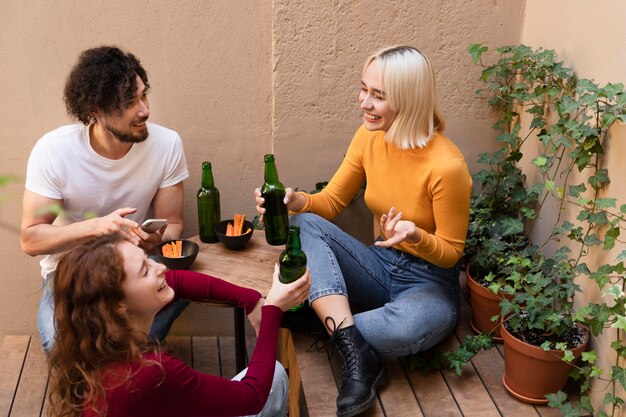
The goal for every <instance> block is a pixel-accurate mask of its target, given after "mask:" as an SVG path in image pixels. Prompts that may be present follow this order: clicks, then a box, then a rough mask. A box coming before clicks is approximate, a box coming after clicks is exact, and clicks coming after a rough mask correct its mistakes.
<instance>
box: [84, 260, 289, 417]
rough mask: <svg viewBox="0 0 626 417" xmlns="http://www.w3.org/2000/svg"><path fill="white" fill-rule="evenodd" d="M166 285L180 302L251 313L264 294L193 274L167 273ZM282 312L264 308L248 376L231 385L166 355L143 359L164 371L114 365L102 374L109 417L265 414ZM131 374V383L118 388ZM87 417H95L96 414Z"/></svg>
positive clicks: (90, 411) (154, 355) (136, 365)
mask: <svg viewBox="0 0 626 417" xmlns="http://www.w3.org/2000/svg"><path fill="white" fill-rule="evenodd" d="M165 276H166V279H167V283H168V284H169V285H170V286H171V287H172V288H173V289H174V292H175V294H176V296H175V297H176V298H175V300H176V299H178V298H179V297H180V298H185V299H189V300H197V301H203V300H214V301H228V302H232V303H235V304H237V305H238V306H240V307H244V308H245V309H246V314H249V313H250V312H251V311H252V310H253V309H254V306H255V305H256V303H257V302H258V300H259V298H260V297H261V295H260V294H259V293H258V292H257V291H254V290H250V289H247V288H242V287H238V286H236V285H233V284H230V283H228V282H226V281H223V280H221V279H218V278H214V277H211V276H208V275H204V274H200V273H197V272H192V271H168V272H166V275H165ZM281 317H282V311H281V310H280V308H278V307H276V306H264V307H263V309H262V320H261V328H260V330H259V337H258V340H257V344H256V348H255V350H254V354H253V355H252V359H251V360H250V364H249V365H248V371H247V373H246V376H245V377H244V378H243V379H242V380H241V381H231V380H229V379H226V378H221V377H219V376H213V375H209V374H205V373H203V372H198V371H196V370H194V369H192V368H191V367H189V365H187V364H186V363H185V362H183V361H181V360H180V359H178V358H177V357H175V356H172V355H170V354H168V353H163V354H161V357H160V359H159V357H158V356H157V355H156V354H154V353H150V354H147V355H146V356H145V359H147V360H152V361H160V363H161V365H162V366H163V369H162V370H161V369H160V368H159V367H158V366H157V365H154V364H147V365H145V366H144V367H140V366H139V364H137V363H130V364H129V363H114V364H111V366H109V367H108V368H107V369H105V370H104V372H103V379H104V385H105V387H106V401H107V414H106V415H107V417H142V416H146V417H172V416H177V417H191V416H198V417H200V416H202V417H204V416H241V415H249V414H257V413H259V412H260V411H261V409H262V408H263V406H264V405H265V402H266V401H267V397H268V395H269V392H270V388H271V385H272V380H273V378H274V367H275V363H276V348H277V343H278V328H279V326H280V320H281ZM129 373H131V374H132V378H131V379H130V380H129V381H128V382H125V383H122V384H121V385H120V382H121V381H120V380H121V378H123V377H125V376H126V375H128V374H129ZM83 415H84V416H85V417H95V416H97V414H96V413H94V412H93V411H92V410H88V411H85V413H84V414H83Z"/></svg>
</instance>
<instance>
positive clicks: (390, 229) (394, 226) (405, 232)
mask: <svg viewBox="0 0 626 417" xmlns="http://www.w3.org/2000/svg"><path fill="white" fill-rule="evenodd" d="M401 218H402V212H401V211H400V212H398V213H397V214H396V209H395V208H394V207H392V208H390V209H389V213H387V214H383V215H382V216H380V234H381V236H382V237H383V239H385V240H381V241H378V242H374V245H376V246H380V247H383V248H390V247H391V246H393V245H397V244H398V243H400V242H403V241H407V242H409V243H415V242H418V241H419V240H420V239H421V237H422V233H421V231H420V230H419V229H418V228H417V227H415V223H413V222H412V221H410V220H400V219H401Z"/></svg>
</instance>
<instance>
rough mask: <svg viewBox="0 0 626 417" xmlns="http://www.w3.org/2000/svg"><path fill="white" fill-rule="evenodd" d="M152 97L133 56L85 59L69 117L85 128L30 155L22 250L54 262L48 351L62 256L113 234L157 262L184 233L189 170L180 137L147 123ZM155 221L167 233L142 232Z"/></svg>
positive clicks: (48, 292) (160, 329)
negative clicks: (167, 243) (163, 247)
mask: <svg viewBox="0 0 626 417" xmlns="http://www.w3.org/2000/svg"><path fill="white" fill-rule="evenodd" d="M149 88H150V84H149V83H148V76H147V74H146V71H145V70H144V68H143V67H142V66H141V64H140V62H139V60H138V59H137V58H136V57H135V56H134V55H133V54H131V53H128V52H125V51H122V50H120V49H119V48H116V47H111V46H102V47H98V48H93V49H88V50H86V51H84V52H83V53H82V54H81V55H80V57H79V59H78V62H77V63H76V65H75V66H74V68H73V69H72V71H71V73H70V75H69V76H68V78H67V82H66V85H65V91H64V100H65V106H66V108H67V112H68V114H69V115H70V116H72V117H75V118H76V119H78V120H79V121H80V122H81V123H78V124H72V125H68V126H63V127H60V128H58V129H56V130H53V131H51V132H49V133H47V134H46V135H44V136H43V137H42V138H41V139H39V141H38V142H37V143H36V145H35V147H34V148H33V150H32V152H31V154H30V158H29V160H28V169H27V175H26V189H25V190H24V199H23V207H22V225H21V232H20V241H21V244H22V249H23V250H24V252H26V253H27V254H28V255H31V256H35V255H46V256H45V257H44V258H43V259H42V261H41V268H42V270H41V274H42V276H43V278H44V284H43V286H42V298H41V303H40V306H39V313H38V318H37V323H38V326H39V332H40V334H41V339H42V343H43V346H44V349H45V350H46V351H49V350H50V348H51V347H52V344H53V343H54V336H55V330H54V307H53V305H52V299H53V294H52V287H53V285H52V280H53V279H54V273H55V269H56V264H57V260H58V258H59V256H60V254H61V253H62V252H64V251H66V250H68V249H70V248H72V247H74V246H77V245H80V244H81V243H82V242H84V241H86V240H87V239H89V238H91V237H93V236H98V235H105V234H109V233H122V234H123V235H124V236H125V238H126V239H127V240H129V241H130V242H132V243H134V244H135V245H137V246H139V247H141V248H143V249H145V250H146V252H150V251H153V250H154V248H155V247H156V246H157V245H158V244H159V243H160V242H161V241H162V240H166V239H173V238H177V237H179V236H180V235H181V233H182V230H183V180H185V179H186V178H187V177H188V176H189V172H188V170H187V162H186V159H185V154H184V151H183V146H182V141H181V138H180V136H179V135H178V134H177V133H176V132H174V131H173V130H170V129H167V128H165V127H162V126H159V125H156V124H153V123H147V121H148V118H149V116H150V106H149V102H148V96H147V93H148V90H149ZM149 217H157V218H164V219H167V220H168V224H167V226H165V227H163V228H162V229H161V230H158V231H157V232H154V233H147V232H144V231H143V230H141V229H140V228H139V227H138V224H139V223H138V222H141V221H143V220H145V219H146V218H149ZM185 306H186V302H184V303H181V304H178V305H174V306H171V307H170V309H169V310H168V311H166V312H164V313H162V314H160V315H159V317H158V320H157V321H155V325H154V326H153V327H152V330H151V333H152V336H153V337H154V338H156V339H163V338H164V337H165V335H166V334H167V331H168V330H169V327H170V326H171V324H172V321H173V320H174V319H175V318H176V316H178V314H180V312H181V311H182V309H184V307H185Z"/></svg>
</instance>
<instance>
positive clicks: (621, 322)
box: [611, 316, 626, 388]
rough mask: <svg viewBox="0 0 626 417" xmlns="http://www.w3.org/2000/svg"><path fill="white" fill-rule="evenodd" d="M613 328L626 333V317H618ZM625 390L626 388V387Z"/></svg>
mask: <svg viewBox="0 0 626 417" xmlns="http://www.w3.org/2000/svg"><path fill="white" fill-rule="evenodd" d="M611 327H613V328H616V329H620V330H624V331H626V317H624V316H617V319H616V320H615V323H613V324H611ZM624 388H626V386H625V387H624Z"/></svg>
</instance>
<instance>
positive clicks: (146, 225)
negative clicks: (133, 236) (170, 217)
mask: <svg viewBox="0 0 626 417" xmlns="http://www.w3.org/2000/svg"><path fill="white" fill-rule="evenodd" d="M165 225H167V219H148V220H146V221H145V222H143V223H142V224H141V230H143V231H144V232H146V233H154V232H156V231H157V230H159V229H160V228H162V227H163V226H165Z"/></svg>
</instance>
